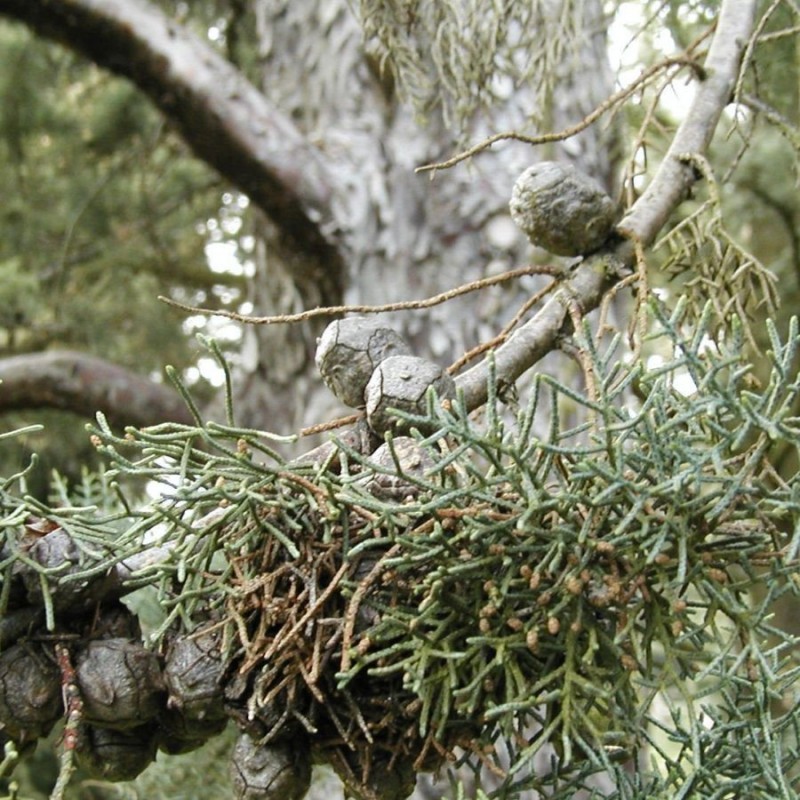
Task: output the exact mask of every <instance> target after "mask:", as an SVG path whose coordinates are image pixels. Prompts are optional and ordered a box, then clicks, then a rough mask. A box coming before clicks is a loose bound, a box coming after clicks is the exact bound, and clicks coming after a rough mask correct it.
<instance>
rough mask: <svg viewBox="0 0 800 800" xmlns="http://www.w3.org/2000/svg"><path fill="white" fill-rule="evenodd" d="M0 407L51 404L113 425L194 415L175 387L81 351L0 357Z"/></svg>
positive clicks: (141, 424)
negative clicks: (102, 417)
mask: <svg viewBox="0 0 800 800" xmlns="http://www.w3.org/2000/svg"><path fill="white" fill-rule="evenodd" d="M0 381H2V383H0V412H4V411H13V410H17V409H22V408H55V409H60V410H62V411H72V412H74V413H76V414H82V415H83V416H86V417H90V418H93V417H94V415H95V413H96V412H97V411H102V412H103V414H105V416H106V417H107V418H108V420H109V422H110V423H111V424H113V425H119V426H120V427H124V426H125V425H133V426H135V427H145V426H147V425H155V424H156V423H158V422H181V423H185V424H187V425H191V424H192V423H193V419H192V416H191V414H190V413H189V410H188V409H187V408H186V404H185V403H184V402H183V400H182V398H181V397H180V395H179V394H178V392H176V391H175V390H173V389H171V388H170V387H169V386H165V385H163V384H160V383H155V382H154V381H151V380H149V379H148V378H145V377H143V376H142V375H137V374H135V373H133V372H129V371H128V370H126V369H124V368H122V367H119V366H117V365H115V364H112V363H110V362H108V361H104V360H103V359H100V358H94V357H93V356H87V355H85V354H83V353H75V352H70V351H58V350H54V351H49V352H46V353H31V354H27V355H22V356H14V357H12V358H5V359H0Z"/></svg>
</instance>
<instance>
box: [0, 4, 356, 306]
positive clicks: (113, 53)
mask: <svg viewBox="0 0 800 800" xmlns="http://www.w3.org/2000/svg"><path fill="white" fill-rule="evenodd" d="M0 14H4V15H6V16H9V17H12V18H14V19H17V20H20V21H22V22H24V23H25V24H26V25H28V26H29V27H30V28H31V29H32V30H33V31H34V32H36V33H37V34H39V35H41V36H44V37H47V38H50V39H54V40H56V41H59V42H61V43H63V44H65V45H67V46H68V47H70V48H72V49H73V50H75V51H77V52H78V53H80V54H82V55H84V56H86V57H87V58H89V59H91V60H92V61H94V62H95V63H96V64H98V65H99V66H101V67H104V68H106V69H109V70H110V71H112V72H115V73H116V74H118V75H122V76H124V77H126V78H128V79H130V80H131V81H132V82H133V83H135V84H136V86H138V87H139V89H141V90H142V91H143V92H144V93H145V94H146V95H147V96H148V97H149V98H150V99H151V100H152V102H153V103H154V104H155V105H156V106H157V107H158V108H159V109H160V110H161V111H162V112H164V114H165V115H166V116H167V118H168V119H169V120H170V121H171V122H172V123H173V124H174V125H175V127H176V128H177V129H178V131H179V132H180V134H181V136H182V137H183V138H184V140H185V141H186V142H187V143H188V144H189V146H190V147H191V148H192V150H193V151H194V152H195V154H196V155H197V156H199V157H200V158H201V159H203V160H204V161H205V162H207V163H208V164H210V165H211V166H212V167H214V168H215V169H216V170H217V171H218V172H219V173H220V174H221V175H223V176H224V177H225V178H227V179H228V180H230V181H231V182H232V183H233V184H234V185H236V186H237V187H238V188H240V189H241V190H242V191H243V192H244V193H245V194H247V195H248V197H249V198H250V199H251V201H252V202H253V203H254V204H255V205H256V206H258V207H259V208H261V209H263V211H264V212H265V213H266V214H267V215H268V216H269V217H270V218H271V219H272V220H274V221H275V222H276V224H277V225H278V227H279V228H280V230H281V231H282V233H283V234H284V235H285V236H286V237H287V239H288V240H289V243H290V245H291V247H292V248H293V249H294V250H296V251H298V252H300V253H304V254H306V255H310V256H312V257H313V259H314V261H316V262H319V263H321V264H324V267H325V269H324V271H323V270H320V271H321V273H322V272H324V274H321V275H320V278H321V279H324V280H325V281H327V282H329V283H332V282H335V283H336V284H337V285H336V286H333V287H332V290H331V291H329V292H327V293H324V294H326V295H327V299H328V300H330V301H332V302H336V301H335V300H334V298H335V297H338V295H339V294H340V292H339V291H338V289H340V286H339V285H338V284H339V283H340V281H341V274H342V269H341V267H342V263H343V257H342V254H341V252H340V251H339V243H338V242H337V241H336V235H337V233H338V226H337V224H336V220H335V218H334V213H333V211H332V207H331V199H332V198H333V197H334V195H335V194H337V192H338V187H337V181H335V180H334V177H333V173H332V170H331V169H330V168H329V165H328V163H327V162H326V160H325V159H324V158H323V156H322V154H321V153H320V151H319V150H318V149H317V148H315V147H313V146H312V145H311V144H310V143H309V142H308V141H307V139H306V138H305V137H304V136H303V135H302V134H301V133H300V131H298V129H297V128H296V127H295V126H294V125H293V123H292V122H291V121H290V120H289V119H288V118H286V117H285V116H284V115H282V114H281V113H280V112H279V111H278V110H277V109H276V108H275V107H273V106H272V105H271V104H270V103H269V102H268V101H267V99H266V98H265V97H264V95H263V94H262V93H260V92H259V91H258V90H257V89H256V88H255V87H254V86H253V85H252V84H250V83H249V82H248V81H247V79H246V78H245V77H244V76H243V75H242V74H241V73H240V72H239V71H238V70H237V69H236V68H235V67H234V66H233V65H231V64H230V63H229V62H228V61H226V60H225V59H224V58H223V57H222V56H221V55H220V54H218V53H217V52H216V51H215V50H214V49H213V48H212V47H210V46H209V45H208V44H207V43H206V42H204V41H202V40H201V39H200V38H198V37H197V36H195V35H194V34H192V33H191V32H190V31H188V30H186V29H185V28H183V27H182V26H180V25H178V24H177V23H175V22H174V21H173V20H171V19H170V18H169V17H167V16H166V15H165V14H164V13H163V12H162V11H161V10H160V9H158V8H157V7H156V6H154V5H151V4H150V3H148V2H146V0H0Z"/></svg>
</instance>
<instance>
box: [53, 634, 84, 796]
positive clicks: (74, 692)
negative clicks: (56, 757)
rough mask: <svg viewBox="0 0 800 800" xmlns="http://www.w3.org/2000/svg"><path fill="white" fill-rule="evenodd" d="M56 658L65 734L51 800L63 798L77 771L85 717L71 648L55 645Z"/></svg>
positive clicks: (60, 644) (61, 644) (59, 644)
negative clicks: (77, 754)
mask: <svg viewBox="0 0 800 800" xmlns="http://www.w3.org/2000/svg"><path fill="white" fill-rule="evenodd" d="M55 653H56V660H57V661H58V667H59V670H60V671H61V691H62V694H63V697H64V709H65V712H66V714H65V719H66V722H65V723H64V734H63V736H62V739H61V759H60V765H59V770H58V778H57V779H56V784H55V786H54V787H53V791H52V792H51V793H50V800H63V798H64V792H65V791H66V789H67V785H68V784H69V781H70V778H71V777H72V774H73V772H75V750H76V749H77V747H78V741H79V736H80V734H79V729H80V722H81V720H82V719H83V699H82V698H81V692H80V689H79V688H78V679H77V676H76V673H75V667H74V666H73V665H72V658H71V656H70V652H69V648H68V647H67V646H66V645H65V644H63V643H58V644H56V645H55Z"/></svg>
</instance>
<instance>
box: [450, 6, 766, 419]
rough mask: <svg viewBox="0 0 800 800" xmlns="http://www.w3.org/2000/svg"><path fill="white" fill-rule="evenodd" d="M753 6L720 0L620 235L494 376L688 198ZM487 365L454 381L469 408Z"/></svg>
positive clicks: (606, 285) (538, 353) (602, 282)
mask: <svg viewBox="0 0 800 800" xmlns="http://www.w3.org/2000/svg"><path fill="white" fill-rule="evenodd" d="M755 7H756V2H755V0H724V2H723V3H722V8H721V9H720V14H719V19H718V21H717V28H716V31H715V33H714V38H713V40H712V42H711V46H710V48H709V51H708V56H707V58H706V62H705V73H706V77H705V80H703V81H702V82H701V83H699V84H698V86H697V92H696V94H695V97H694V100H693V102H692V104H691V106H690V108H689V110H688V112H687V114H686V118H685V119H684V120H683V122H682V123H681V125H680V126H679V128H678V130H677V131H676V133H675V137H674V138H673V140H672V143H671V144H670V147H669V150H668V151H667V154H666V155H665V156H664V160H663V161H662V162H661V164H660V166H659V168H658V171H657V172H656V174H655V176H654V177H653V180H652V182H651V183H650V185H649V186H648V187H647V189H646V190H645V192H644V193H643V194H642V196H641V197H640V198H639V199H638V200H637V201H636V202H635V203H634V204H633V206H632V207H631V209H630V211H629V212H628V213H627V214H626V215H625V217H624V218H623V219H622V221H621V222H620V224H619V226H618V230H619V232H620V233H621V234H622V236H623V237H624V238H623V239H622V240H621V241H619V240H618V241H617V242H616V243H614V244H612V245H611V246H609V247H608V248H606V249H605V250H604V251H601V252H599V253H597V254H595V255H592V256H589V257H587V258H586V259H585V260H584V261H583V262H582V263H581V264H580V265H579V266H578V267H577V269H576V270H575V273H574V275H573V277H572V278H571V279H570V280H569V281H566V282H565V284H564V286H563V287H562V288H561V289H560V290H559V291H558V292H556V293H555V294H554V295H553V297H552V298H551V299H550V300H549V301H548V302H547V303H546V304H545V306H544V307H543V308H542V309H541V311H539V313H538V314H537V315H536V316H535V317H534V318H533V319H532V320H530V322H528V323H526V324H525V325H523V326H522V327H521V328H519V329H518V330H517V332H516V333H515V334H513V335H512V336H511V337H510V338H509V340H508V341H507V342H506V343H505V344H503V345H502V346H501V347H499V348H498V349H497V350H496V351H494V353H493V354H492V358H493V359H494V362H495V369H496V374H497V376H498V378H499V379H500V380H502V381H504V382H506V383H513V382H514V381H516V380H517V378H519V377H520V375H522V374H523V373H524V372H526V371H527V370H528V369H530V368H531V367H532V366H533V365H534V364H535V363H536V362H537V361H538V360H539V359H540V358H542V357H543V356H544V355H546V354H547V353H548V352H550V351H551V350H553V349H554V348H555V345H556V341H557V339H558V337H559V336H561V335H563V334H564V333H566V332H567V331H568V330H569V328H570V325H571V318H570V313H569V309H570V307H571V306H573V307H577V308H578V309H579V310H580V311H581V312H582V313H587V312H589V311H591V310H593V309H595V308H597V306H598V305H599V304H600V302H601V300H602V298H603V296H604V294H605V292H606V291H608V289H610V288H611V287H612V286H613V285H614V284H615V283H616V282H617V281H618V280H619V279H620V278H621V277H622V276H623V275H624V274H625V272H626V271H627V270H630V269H631V268H632V267H633V265H634V261H635V243H638V244H639V245H641V246H642V247H647V246H648V245H650V244H652V243H653V241H654V240H655V238H656V236H657V235H658V232H659V231H660V230H661V228H663V227H664V225H665V224H666V222H667V220H668V219H669V216H670V214H672V212H673V211H674V210H675V208H677V206H678V205H679V204H680V203H681V201H682V200H684V199H685V197H686V196H687V193H688V191H689V189H690V187H691V186H692V184H693V183H694V182H695V181H696V180H697V175H696V174H695V171H694V169H693V168H692V165H691V163H690V160H689V159H688V158H687V156H691V155H703V154H704V153H705V152H706V150H707V149H708V145H709V143H710V142H711V138H712V136H713V134H714V131H715V129H716V127H717V124H718V122H719V119H720V116H721V115H722V111H723V109H724V108H725V106H726V105H727V104H728V103H729V102H730V101H731V99H732V93H733V89H734V86H735V85H736V78H737V75H738V72H739V64H740V62H741V58H742V53H743V52H744V48H745V47H746V45H747V41H748V39H749V38H750V36H751V34H752V31H753V23H754V18H755ZM488 377H489V361H488V360H486V359H484V361H482V362H481V363H480V364H478V365H476V366H475V367H473V368H472V369H470V370H468V371H467V372H464V373H463V374H462V375H459V376H458V378H457V379H456V384H457V386H458V387H459V389H461V390H462V391H463V392H464V396H465V400H466V403H467V406H468V407H469V408H471V409H472V408H477V407H479V406H481V405H483V403H485V402H486V397H487V391H486V383H487V379H488Z"/></svg>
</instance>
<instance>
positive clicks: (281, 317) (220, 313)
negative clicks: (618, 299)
mask: <svg viewBox="0 0 800 800" xmlns="http://www.w3.org/2000/svg"><path fill="white" fill-rule="evenodd" d="M560 271H561V268H560V267H557V266H547V265H542V266H529V267H519V268H518V269H512V270H509V271H508V272H503V273H502V274H500V275H491V276H490V277H488V278H480V279H478V280H475V281H470V282H469V283H464V284H462V285H461V286H457V287H456V288H455V289H448V290H447V291H446V292H441V293H440V294H435V295H433V297H427V298H424V299H422V300H401V301H400V302H397V303H384V304H383V305H377V306H366V305H364V306H361V305H350V306H324V307H321V308H309V309H308V310H307V311H300V312H299V313H297V314H277V315H275V316H270V317H250V316H248V315H247V314H239V313H237V312H236V311H228V310H227V309H222V308H218V309H212V308H200V307H198V306H192V305H189V304H187V303H180V302H178V301H177V300H173V299H172V298H170V297H164V296H163V295H162V296H160V297H159V298H158V299H159V300H160V301H161V302H162V303H166V304H167V305H168V306H172V307H173V308H179V309H181V311H188V312H189V313H191V314H206V315H207V316H210V317H226V318H227V319H233V320H236V321H237V322H246V323H248V324H249V325H276V324H279V323H280V324H286V323H291V322H305V321H306V320H308V319H312V318H313V317H337V316H340V315H341V314H382V313H385V312H388V311H410V310H416V309H420V308H431V307H432V306H437V305H440V304H441V303H446V302H447V301H448V300H452V299H453V298H455V297H459V296H460V295H462V294H468V293H469V292H476V291H478V290H479V289H485V288H486V287H487V286H494V285H496V284H498V283H505V282H507V281H512V280H515V279H516V278H522V277H524V276H525V275H556V274H559V273H560Z"/></svg>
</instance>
